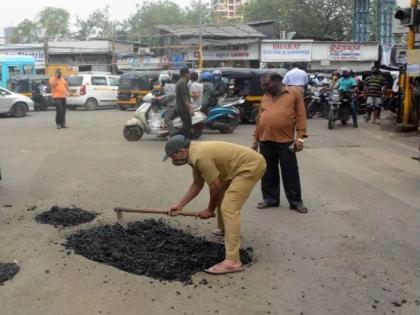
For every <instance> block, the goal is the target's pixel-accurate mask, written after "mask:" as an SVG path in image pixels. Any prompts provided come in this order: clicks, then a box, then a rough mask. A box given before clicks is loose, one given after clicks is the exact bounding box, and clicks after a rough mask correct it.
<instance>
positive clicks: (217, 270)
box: [204, 263, 244, 275]
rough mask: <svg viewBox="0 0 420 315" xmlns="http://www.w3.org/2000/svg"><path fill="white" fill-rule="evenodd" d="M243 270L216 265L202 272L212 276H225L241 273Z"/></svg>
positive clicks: (242, 268) (241, 267) (220, 264)
mask: <svg viewBox="0 0 420 315" xmlns="http://www.w3.org/2000/svg"><path fill="white" fill-rule="evenodd" d="M243 270H244V267H243V266H240V267H232V266H227V265H224V264H222V263H219V264H216V265H214V266H213V267H210V268H208V269H206V270H204V271H205V272H207V273H209V274H212V275H225V274H228V273H235V272H241V271H243Z"/></svg>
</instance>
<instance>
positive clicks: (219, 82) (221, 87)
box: [213, 70, 226, 98]
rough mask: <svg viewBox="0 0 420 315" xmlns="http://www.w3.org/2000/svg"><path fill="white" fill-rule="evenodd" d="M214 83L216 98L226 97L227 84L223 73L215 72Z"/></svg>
mask: <svg viewBox="0 0 420 315" xmlns="http://www.w3.org/2000/svg"><path fill="white" fill-rule="evenodd" d="M213 82H214V88H215V90H216V97H217V98H219V97H224V96H225V94H226V84H225V82H223V79H222V71H220V70H215V71H213Z"/></svg>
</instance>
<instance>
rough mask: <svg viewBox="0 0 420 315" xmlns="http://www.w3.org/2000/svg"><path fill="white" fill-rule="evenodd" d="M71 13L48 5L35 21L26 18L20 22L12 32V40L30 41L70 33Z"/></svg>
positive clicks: (17, 41)
mask: <svg viewBox="0 0 420 315" xmlns="http://www.w3.org/2000/svg"><path fill="white" fill-rule="evenodd" d="M69 19H70V14H69V13H68V12H67V11H66V10H64V9H60V8H54V7H46V8H44V9H43V10H42V11H40V12H39V13H38V15H37V16H36V18H35V20H34V22H32V21H30V20H28V19H25V20H23V21H22V22H20V23H19V24H18V26H17V27H16V29H15V30H14V32H13V34H12V42H14V43H28V42H33V41H42V40H43V39H44V38H49V39H54V38H57V37H62V36H65V35H67V34H68V33H69Z"/></svg>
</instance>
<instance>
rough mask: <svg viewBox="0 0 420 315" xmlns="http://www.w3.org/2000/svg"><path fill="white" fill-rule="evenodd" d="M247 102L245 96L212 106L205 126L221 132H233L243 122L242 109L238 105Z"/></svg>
mask: <svg viewBox="0 0 420 315" xmlns="http://www.w3.org/2000/svg"><path fill="white" fill-rule="evenodd" d="M243 103H245V100H244V99H243V98H240V99H239V100H237V101H235V102H231V103H227V104H223V105H217V106H213V107H210V109H209V111H208V116H207V119H206V121H205V123H204V126H205V127H206V128H208V129H210V130H219V131H220V132H221V133H232V132H233V131H234V130H235V128H236V127H237V126H238V125H239V123H240V122H241V115H240V111H239V109H238V108H237V106H240V105H242V104H243Z"/></svg>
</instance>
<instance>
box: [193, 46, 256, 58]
mask: <svg viewBox="0 0 420 315" xmlns="http://www.w3.org/2000/svg"><path fill="white" fill-rule="evenodd" d="M203 58H204V60H208V61H219V60H220V61H224V60H258V59H259V56H258V44H251V45H239V46H238V48H237V49H233V48H232V47H229V46H227V47H217V46H214V47H205V48H204V49H203ZM186 60H189V61H192V60H198V50H197V48H195V47H191V48H188V50H187V58H186Z"/></svg>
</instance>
